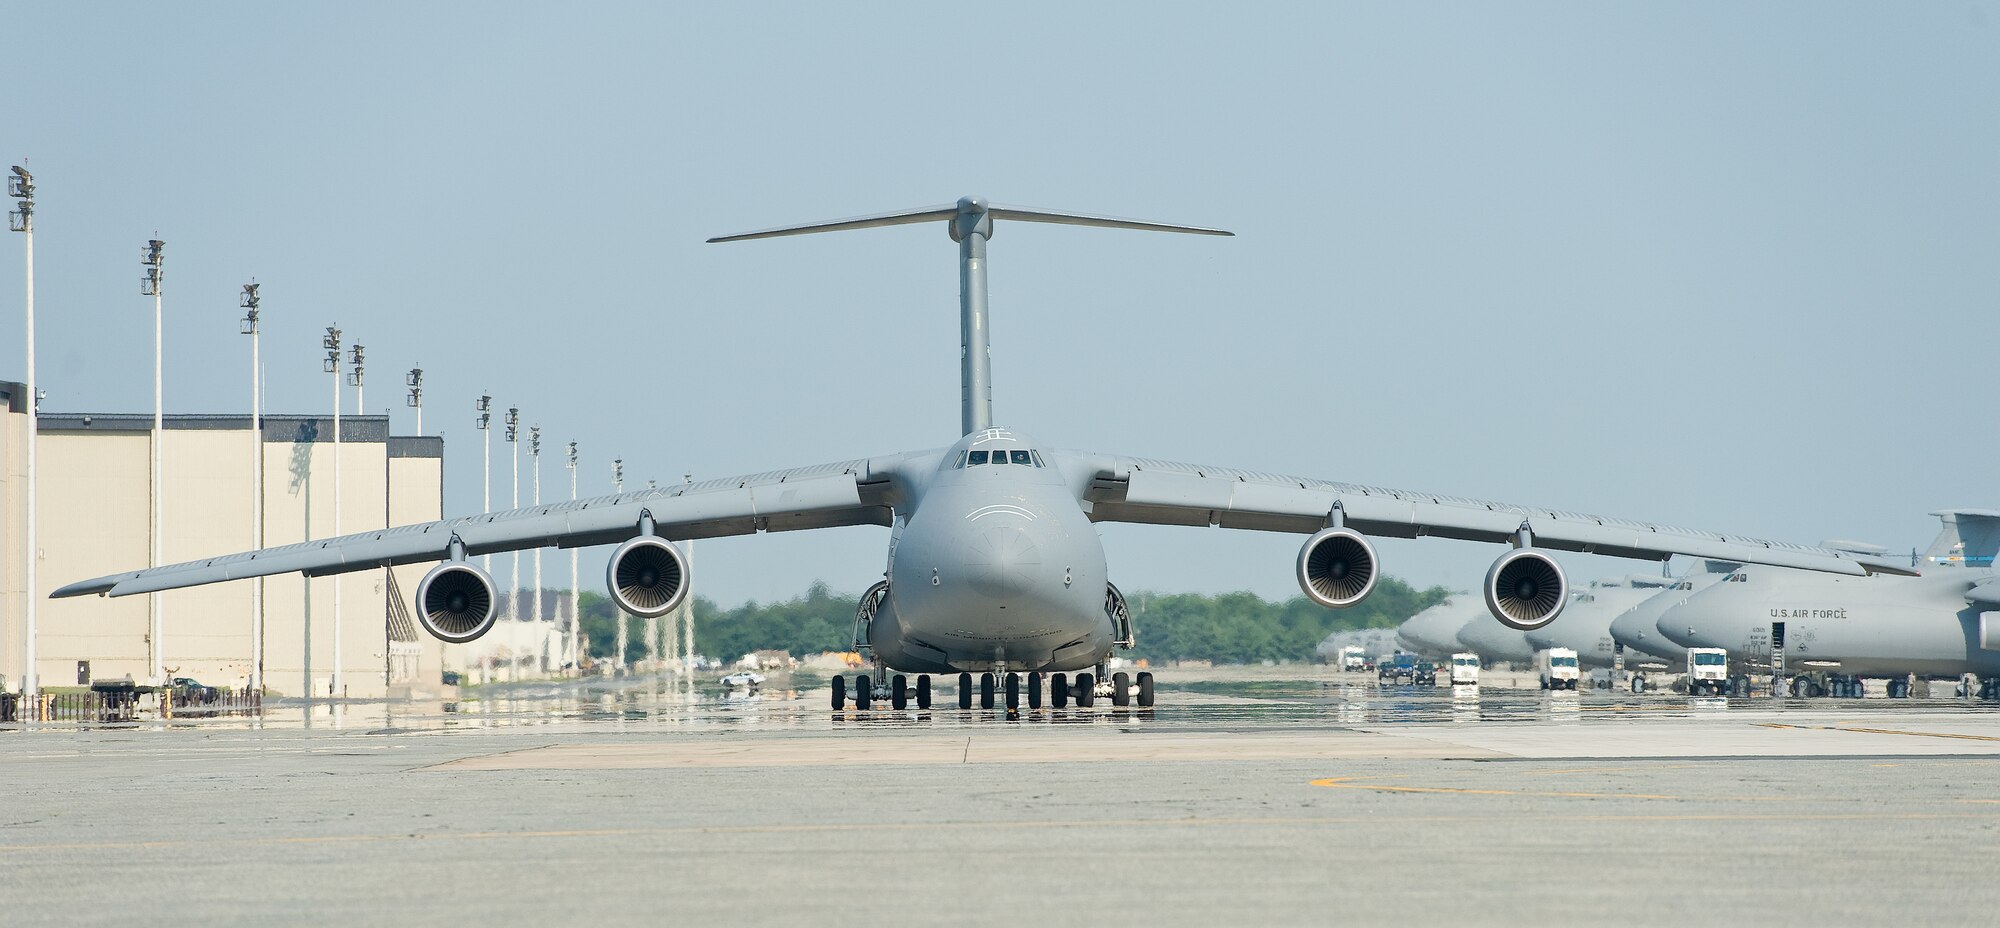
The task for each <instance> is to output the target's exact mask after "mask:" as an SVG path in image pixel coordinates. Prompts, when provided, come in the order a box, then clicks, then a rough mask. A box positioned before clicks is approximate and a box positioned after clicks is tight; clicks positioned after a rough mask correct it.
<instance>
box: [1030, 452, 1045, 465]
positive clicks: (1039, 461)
mask: <svg viewBox="0 0 2000 928" xmlns="http://www.w3.org/2000/svg"><path fill="white" fill-rule="evenodd" d="M1028 453H1029V454H1031V455H1034V457H1035V466H1036V467H1040V466H1042V453H1041V452H1040V451H1029V452H1028Z"/></svg>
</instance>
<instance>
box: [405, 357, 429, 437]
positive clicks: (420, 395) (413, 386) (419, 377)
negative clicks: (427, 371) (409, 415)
mask: <svg viewBox="0 0 2000 928" xmlns="http://www.w3.org/2000/svg"><path fill="white" fill-rule="evenodd" d="M403 383H405V384H408V385H409V387H410V398H409V399H406V400H404V401H403V403H404V405H406V406H409V407H410V408H411V409H414V410H416V411H417V434H418V435H422V434H424V369H423V368H421V367H413V368H410V372H409V373H407V374H404V375H403Z"/></svg>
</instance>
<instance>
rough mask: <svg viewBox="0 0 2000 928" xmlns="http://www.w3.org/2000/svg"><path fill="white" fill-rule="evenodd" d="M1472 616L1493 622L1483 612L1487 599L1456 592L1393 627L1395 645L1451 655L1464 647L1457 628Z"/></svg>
mask: <svg viewBox="0 0 2000 928" xmlns="http://www.w3.org/2000/svg"><path fill="white" fill-rule="evenodd" d="M1475 618H1479V619H1486V620H1487V621H1489V622H1490V621H1492V619H1491V618H1490V617H1488V616H1487V615H1486V602H1485V601H1484V600H1482V599H1480V598H1479V596H1477V595H1475V594H1469V593H1455V594H1453V595H1452V596H1450V597H1448V598H1446V599H1445V600H1444V601H1443V602H1441V603H1437V604H1436V605H1433V606H1430V607H1429V608H1426V609H1424V610H1423V611H1421V612H1418V613H1417V614H1416V615H1413V616H1411V617H1410V618H1409V619H1408V620H1406V621H1404V622H1403V624H1401V625H1398V626H1396V646H1397V647H1399V648H1402V649H1403V650H1405V651H1409V652H1411V653H1413V654H1421V655H1423V656H1425V657H1429V658H1445V657H1450V656H1451V655H1453V654H1455V653H1457V652H1459V651H1463V650H1465V646H1464V645H1461V644H1459V643H1458V630H1459V629H1461V628H1464V627H1465V623H1466V622H1468V621H1471V620H1473V619H1475ZM1494 624H1496V625H1497V624H1499V623H1497V622H1495V623H1494Z"/></svg>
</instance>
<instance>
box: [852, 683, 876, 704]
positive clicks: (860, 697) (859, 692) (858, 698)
mask: <svg viewBox="0 0 2000 928" xmlns="http://www.w3.org/2000/svg"><path fill="white" fill-rule="evenodd" d="M874 699H875V683H874V681H872V680H870V679H868V678H867V677H866V676H857V677H855V678H854V708H856V709H859V710H861V711H863V712H866V711H868V704H869V703H870V702H873V701H874Z"/></svg>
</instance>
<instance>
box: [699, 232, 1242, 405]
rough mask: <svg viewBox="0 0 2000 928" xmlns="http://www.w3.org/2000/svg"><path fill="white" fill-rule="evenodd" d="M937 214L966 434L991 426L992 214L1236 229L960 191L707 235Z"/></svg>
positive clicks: (725, 238)
mask: <svg viewBox="0 0 2000 928" xmlns="http://www.w3.org/2000/svg"><path fill="white" fill-rule="evenodd" d="M939 219H942V220H945V228H946V231H947V232H949V233H950V235H951V240H952V241H954V242H957V243H958V318H959V381H960V388H961V391H962V392H961V394H960V400H959V402H960V408H961V413H960V417H959V426H960V428H961V429H962V431H961V433H960V434H964V435H970V434H972V433H973V432H977V431H980V430H982V429H988V428H992V427H993V370H992V364H991V360H990V351H989V347H988V346H989V342H990V339H989V337H988V330H987V317H986V242H987V240H988V239H990V238H992V237H993V220H995V219H1016V220H1021V221H1024V222H1050V223H1056V224H1058V225H1069V226H1097V227H1099V228H1105V229H1138V230H1141V231H1147V232H1189V233H1193V234H1195V235H1233V234H1235V233H1232V232H1224V231H1222V230H1221V229H1204V228H1201V227H1199V226H1182V225H1173V224H1171V223H1165V222H1149V221H1146V220H1140V219H1120V218H1117V217H1115V216H1094V215H1090V214H1087V213H1063V212H1057V211H1055V210H1047V209H1029V208H1026V207H1020V206H1001V205H999V204H997V203H988V202H986V201H985V200H984V199H982V198H980V197H961V198H960V199H959V201H958V202H957V203H954V204H951V205H949V206H928V207H920V208H918V209H907V210H903V211H901V212H895V213H881V214H877V215H873V216H856V217H854V218H851V219H836V220H832V221H830V222H815V223H808V224H805V225H797V226H783V227H780V228H776V229H764V230H761V231H758V232H744V233H741V234H738V235H722V236H717V237H715V238H712V239H709V241H710V242H741V241H747V240H749V239H757V238H776V237H778V236H781V235H806V234H810V233H813V232H842V231H846V230H848V229H873V228H878V227H881V226H897V225H905V224H908V223H913V222H932V221H936V220H939Z"/></svg>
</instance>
